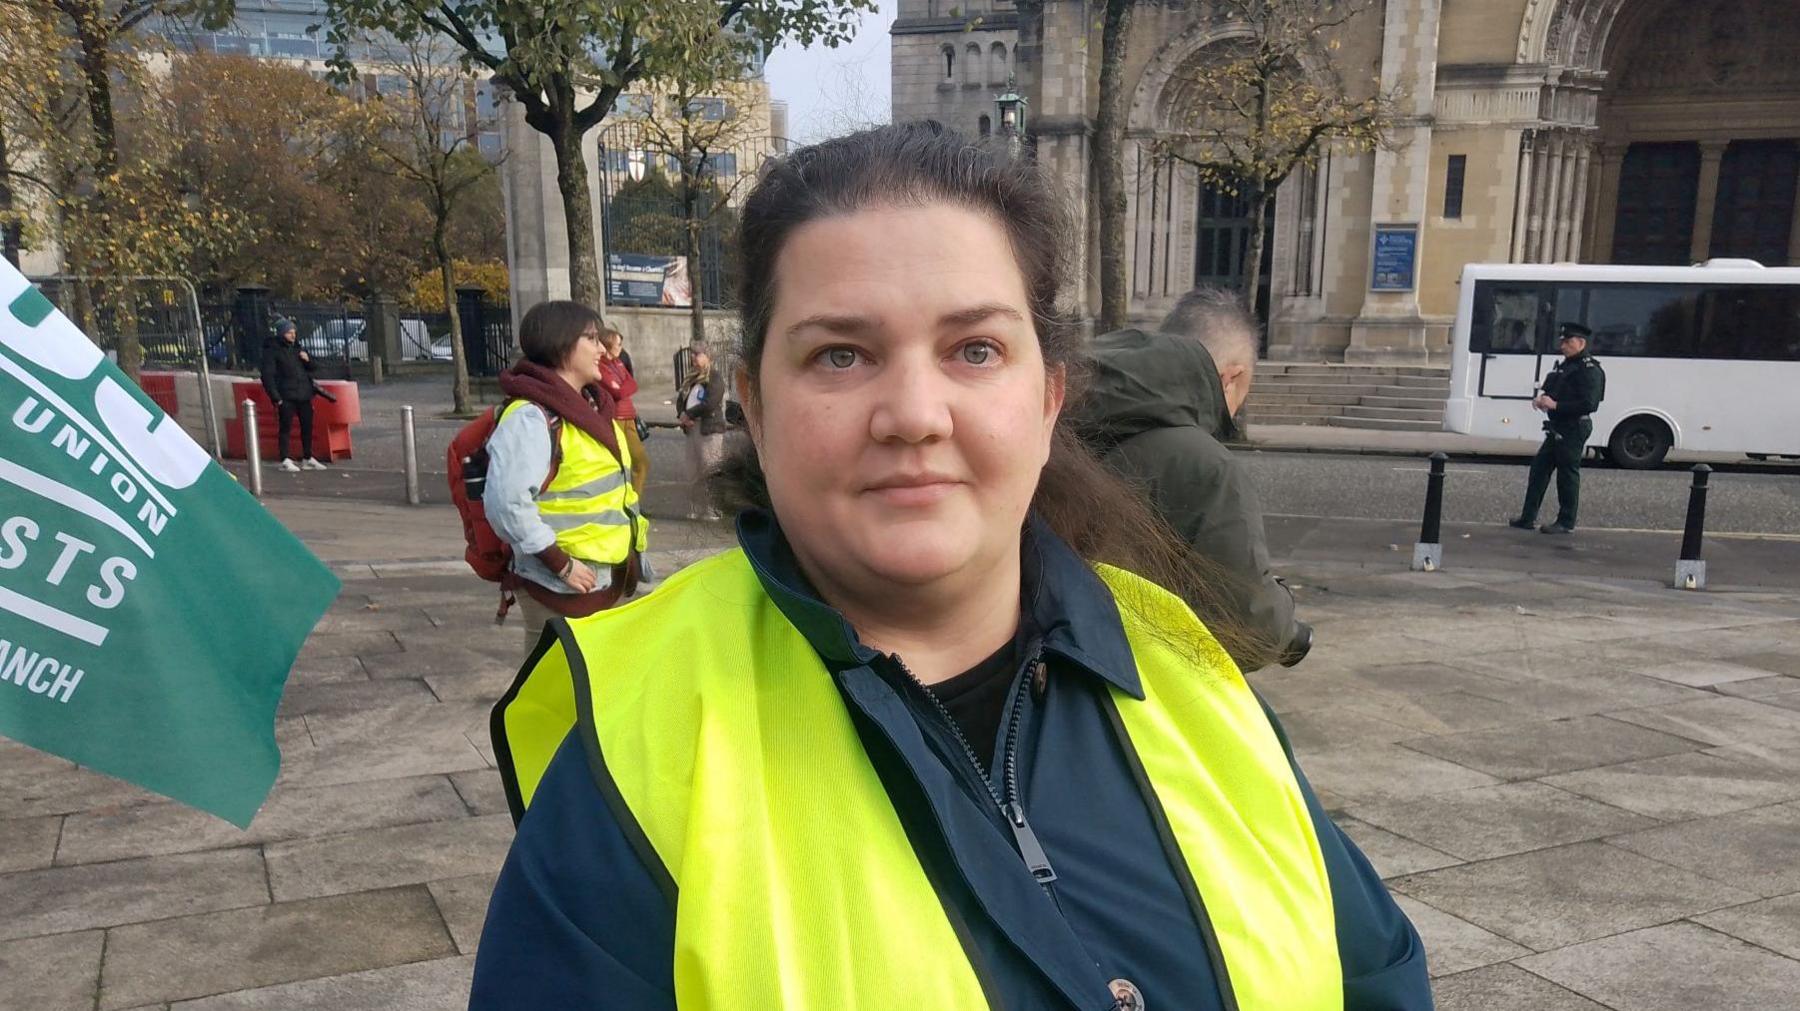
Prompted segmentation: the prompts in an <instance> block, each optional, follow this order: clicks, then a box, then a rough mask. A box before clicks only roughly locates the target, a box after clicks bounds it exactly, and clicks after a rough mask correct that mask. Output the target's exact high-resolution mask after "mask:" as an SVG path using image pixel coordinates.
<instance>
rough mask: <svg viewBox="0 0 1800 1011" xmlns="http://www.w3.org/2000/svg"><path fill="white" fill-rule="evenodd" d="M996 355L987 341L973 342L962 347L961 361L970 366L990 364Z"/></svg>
mask: <svg viewBox="0 0 1800 1011" xmlns="http://www.w3.org/2000/svg"><path fill="white" fill-rule="evenodd" d="M996 353H997V351H996V349H995V347H994V346H993V345H992V344H989V343H988V342H987V341H973V342H971V343H968V344H964V345H963V346H962V359H963V361H965V362H968V363H969V364H970V365H987V364H990V363H992V362H993V360H994V356H995V354H996Z"/></svg>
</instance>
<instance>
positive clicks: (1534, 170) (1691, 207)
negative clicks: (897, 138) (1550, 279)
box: [892, 0, 1800, 362]
mask: <svg viewBox="0 0 1800 1011" xmlns="http://www.w3.org/2000/svg"><path fill="white" fill-rule="evenodd" d="M1043 8H1044V45H1043V66H1042V74H1041V81H1040V82H1039V84H1038V86H1037V88H1035V89H1033V90H1032V95H1033V107H1032V108H1031V109H1030V110H1029V114H1030V117H1031V124H1032V129H1033V131H1034V132H1035V133H1036V134H1037V136H1038V154H1039V157H1040V159H1041V160H1043V161H1044V162H1045V163H1046V164H1047V165H1048V166H1049V167H1050V168H1051V170H1052V171H1053V172H1054V173H1055V174H1056V176H1057V177H1058V178H1059V179H1061V180H1062V181H1063V182H1064V183H1065V184H1066V185H1067V186H1068V188H1069V192H1070V195H1071V197H1072V198H1077V197H1079V196H1080V194H1081V193H1082V192H1083V190H1084V187H1085V180H1086V179H1087V178H1088V176H1089V173H1090V171H1091V169H1092V165H1091V153H1092V142H1093V116H1094V112H1095V110H1096V108H1097V107H1098V91H1099V88H1098V75H1099V49H1100V43H1099V31H1098V27H1097V25H1098V18H1099V13H1098V5H1096V4H1090V3H1086V2H1082V0H1046V2H1045V3H1044V4H1043ZM1017 18H1018V15H1017V12H1016V11H1015V10H1014V7H1013V4H1012V0H900V9H899V17H898V20H897V21H896V22H895V23H894V26H893V29H892V50H893V114H894V119H895V120H896V121H906V120H917V119H936V120H939V121H941V122H943V123H945V124H947V125H950V126H953V127H955V128H957V129H960V130H963V131H965V132H967V133H968V134H971V135H975V134H982V133H987V132H989V131H991V130H994V129H995V128H996V127H995V125H994V122H995V116H996V110H995V102H994V99H995V97H996V96H997V94H998V93H999V92H1001V91H1002V90H1003V89H1004V82H1005V81H1006V79H1007V75H1008V73H1010V72H1011V70H1012V67H1013V62H1014V60H1015V58H1016V55H1017V54H1016V46H1017V42H1018V31H1017V23H1018V21H1017ZM1242 31H1243V29H1242V27H1241V26H1239V25H1234V24H1233V23H1231V22H1230V21H1229V20H1226V19H1223V18H1221V17H1220V16H1218V15H1216V14H1214V13H1213V12H1211V11H1210V10H1209V9H1208V5H1207V4H1206V3H1205V2H1204V0H1144V2H1143V3H1142V4H1141V5H1140V7H1139V9H1138V11H1137V13H1136V15H1135V22H1134V25H1133V30H1132V35H1131V40H1130V46H1129V55H1128V60H1127V64H1126V71H1125V81H1126V89H1127V91H1126V93H1127V96H1128V99H1127V101H1128V107H1129V120H1128V125H1127V130H1128V140H1127V145H1126V146H1127V152H1126V171H1127V188H1128V190H1129V193H1130V208H1129V211H1128V218H1127V220H1128V223H1129V224H1130V227H1132V229H1133V232H1132V234H1131V236H1130V237H1129V239H1128V242H1127V255H1128V257H1129V258H1130V263H1131V278H1132V284H1131V290H1132V312H1133V314H1134V316H1135V317H1142V318H1145V319H1154V318H1158V317H1159V316H1160V314H1161V313H1162V312H1163V311H1164V310H1166V308H1167V307H1168V306H1169V305H1170V304H1171V303H1172V301H1173V300H1174V299H1175V298H1176V297H1177V296H1179V295H1180V294H1181V293H1182V292H1183V291H1185V290H1186V289H1187V288H1188V287H1190V286H1191V285H1193V284H1194V283H1196V282H1198V281H1205V280H1209V279H1211V280H1220V279H1225V278H1230V277H1234V276H1236V273H1237V271H1238V267H1239V264H1240V262H1241V259H1240V258H1241V257H1242V255H1243V250H1244V248H1245V245H1246V242H1245V240H1246V238H1247V234H1248V230H1249V227H1250V226H1249V223H1248V221H1247V220H1245V216H1246V211H1245V209H1244V208H1243V207H1242V206H1241V204H1240V203H1239V202H1238V201H1236V200H1234V199H1232V198H1231V197H1229V196H1227V195H1225V194H1223V193H1219V192H1214V191H1211V190H1210V189H1209V188H1206V187H1203V186H1201V185H1200V184H1199V182H1198V180H1197V179H1196V178H1195V176H1194V174H1193V172H1192V170H1190V169H1186V168H1184V167H1182V166H1179V165H1173V166H1172V165H1168V164H1159V163H1157V162H1156V161H1155V160H1154V159H1152V158H1150V157H1147V156H1146V153H1145V152H1144V151H1142V150H1140V148H1141V144H1142V142H1143V141H1144V140H1146V139H1148V138H1151V137H1154V136H1155V135H1156V134H1157V133H1158V131H1159V130H1163V129H1167V128H1168V124H1169V123H1170V108H1169V104H1170V100H1171V93H1172V92H1173V91H1174V90H1175V88H1174V87H1172V86H1171V82H1172V81H1176V80H1179V78H1180V70H1181V68H1182V67H1183V66H1184V65H1186V64H1188V63H1189V62H1190V61H1200V60H1205V59H1206V58H1207V54H1206V50H1207V47H1208V46H1210V45H1213V44H1215V43H1218V42H1220V41H1221V40H1224V39H1228V38H1230V37H1232V36H1233V35H1234V34H1241V33H1242ZM1339 52H1340V54H1341V59H1342V60H1343V63H1342V64H1341V68H1340V69H1341V70H1342V72H1343V74H1344V76H1345V78H1346V79H1357V78H1362V79H1378V80H1379V81H1380V82H1381V83H1382V85H1383V86H1384V87H1388V88H1392V87H1395V86H1400V87H1401V88H1403V89H1404V95H1405V98H1404V100H1403V103H1402V105H1403V108H1402V110H1401V112H1402V118H1401V120H1400V123H1399V126H1398V128H1397V129H1396V130H1395V131H1394V140H1395V141H1396V142H1397V143H1396V145H1395V146H1394V149H1393V150H1385V149H1384V150H1378V151H1375V152H1372V153H1345V152H1337V153H1334V154H1331V155H1329V156H1328V157H1326V158H1325V159H1324V160H1323V161H1322V162H1321V164H1320V165H1319V166H1318V168H1317V170H1316V171H1312V172H1309V173H1306V174H1305V175H1304V176H1296V177H1295V178H1292V179H1290V180H1289V181H1288V182H1287V183H1286V184H1285V185H1284V186H1283V187H1282V189H1281V191H1280V193H1279V195H1278V197H1277V200H1276V206H1275V212H1274V215H1273V221H1272V223H1271V233H1270V236H1269V237H1270V239H1271V241H1270V242H1269V244H1268V255H1267V257H1266V259H1265V261H1264V265H1263V268H1262V280H1261V285H1262V286H1263V290H1264V291H1265V292H1266V294H1265V295H1264V301H1265V304H1266V305H1267V306H1268V314H1269V338H1268V349H1267V353H1268V356H1269V357H1271V358H1275V359H1307V360H1321V359H1323V360H1344V361H1351V362H1424V361H1427V360H1430V358H1431V357H1432V356H1433V355H1434V353H1435V354H1441V353H1442V352H1443V351H1444V349H1445V348H1446V341H1447V336H1448V332H1449V327H1450V324H1451V322H1452V320H1453V318H1454V315H1455V311H1456V300H1457V279H1458V276H1459V274H1460V272H1461V269H1462V266H1463V265H1464V264H1465V263H1474V262H1485V263H1506V262H1515V263H1539V262H1559V261H1576V262H1583V263H1628V264H1686V263H1692V262H1697V261H1700V260H1705V259H1708V258H1711V257H1748V258H1752V259H1755V260H1758V261H1760V262H1762V263H1763V264H1764V265H1767V266H1776V265H1789V264H1800V214H1797V213H1796V210H1797V207H1800V0H1385V3H1383V2H1379V0H1378V2H1376V3H1374V4H1372V5H1371V6H1370V7H1369V9H1367V10H1365V11H1364V12H1363V13H1362V14H1361V15H1359V16H1358V17H1357V19H1356V21H1355V22H1353V28H1352V29H1351V35H1350V37H1349V38H1347V39H1346V42H1345V45H1344V47H1343V48H1342V49H1341V50H1340V51H1339ZM1073 202H1074V204H1075V205H1076V208H1077V214H1078V216H1079V219H1080V223H1081V224H1082V225H1083V226H1084V228H1083V232H1084V234H1086V235H1087V236H1088V242H1087V245H1086V249H1085V250H1084V251H1083V252H1084V255H1083V256H1082V258H1081V259H1082V263H1083V269H1084V271H1085V273H1086V275H1087V277H1088V283H1087V285H1086V286H1085V290H1083V291H1081V292H1079V294H1078V298H1079V299H1080V306H1079V308H1081V309H1082V310H1083V311H1084V312H1087V313H1089V314H1091V313H1092V311H1093V310H1094V308H1095V306H1097V304H1098V301H1099V294H1098V283H1097V281H1096V280H1095V279H1094V271H1093V269H1092V265H1093V262H1094V250H1095V237H1094V215H1093V214H1092V213H1091V212H1090V210H1089V209H1088V208H1087V207H1086V206H1085V204H1086V201H1085V200H1081V199H1075V200H1074V201H1073ZM1378 245H1379V247H1380V254H1379V255H1378V254H1377V247H1378Z"/></svg>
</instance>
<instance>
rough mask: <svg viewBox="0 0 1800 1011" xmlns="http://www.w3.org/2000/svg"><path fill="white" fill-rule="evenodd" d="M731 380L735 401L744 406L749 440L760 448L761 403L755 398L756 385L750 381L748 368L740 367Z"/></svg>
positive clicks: (745, 424) (745, 425)
mask: <svg viewBox="0 0 1800 1011" xmlns="http://www.w3.org/2000/svg"><path fill="white" fill-rule="evenodd" d="M731 380H732V387H733V388H734V389H735V390H736V391H737V402H738V404H740V405H741V406H742V407H743V408H744V427H745V428H746V429H748V430H749V432H750V441H751V443H752V444H754V445H755V446H756V447H757V448H758V449H761V448H762V403H761V402H760V401H758V400H757V399H756V386H755V384H754V383H752V382H751V381H750V370H749V369H746V368H742V367H740V368H739V369H738V370H737V373H736V374H735V375H733V376H732V377H731Z"/></svg>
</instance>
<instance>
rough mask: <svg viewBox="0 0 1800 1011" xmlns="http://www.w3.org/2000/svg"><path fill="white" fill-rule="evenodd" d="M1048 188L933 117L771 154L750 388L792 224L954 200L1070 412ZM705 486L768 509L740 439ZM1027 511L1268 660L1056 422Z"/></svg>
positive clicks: (1135, 502)
mask: <svg viewBox="0 0 1800 1011" xmlns="http://www.w3.org/2000/svg"><path fill="white" fill-rule="evenodd" d="M1055 192H1056V191H1055V187H1054V186H1053V185H1051V184H1050V183H1049V182H1048V181H1046V180H1045V179H1044V177H1043V174H1042V173H1041V171H1040V170H1039V168H1038V166H1037V165H1036V164H1035V163H1033V162H1032V161H1030V160H1029V159H1028V158H1023V157H1015V156H1013V155H1012V154H1011V153H1010V152H1009V151H1008V150H1007V149H1006V148H1005V147H1003V146H1001V145H999V144H998V143H981V144H977V143H973V142H970V141H968V140H966V139H964V138H962V137H960V136H958V135H957V134H955V133H953V132H951V131H949V130H947V129H945V128H944V127H943V126H941V125H939V124H937V123H908V124H901V125H895V126H884V127H878V128H876V129H873V130H864V131H862V132H860V133H854V134H850V135H849V136H845V137H838V138H835V139H832V140H827V141H824V142H822V143H819V144H814V145H812V146H810V147H805V148H801V149H800V150H798V151H796V152H794V153H793V154H791V155H789V156H787V157H785V158H782V159H779V160H777V161H775V162H773V163H771V164H770V165H769V166H768V168H767V169H766V170H765V172H764V174H763V177H762V179H761V180H760V181H758V182H757V184H756V188H755V189H754V190H752V191H751V193H750V196H749V198H748V199H746V200H745V202H744V209H743V213H742V215H741V218H740V224H739V231H738V249H739V256H740V260H741V263H742V264H743V269H742V272H741V274H740V281H739V286H738V297H739V306H740V309H739V312H740V315H741V317H742V323H743V333H742V338H741V340H742V346H741V348H740V349H739V350H740V354H741V359H740V361H741V363H742V367H743V368H744V369H745V371H746V372H747V373H748V376H749V379H750V385H751V392H752V396H755V395H757V393H756V391H757V378H758V375H759V372H760V368H761V364H762V354H763V347H764V343H765V341H766V340H767V337H768V332H769V323H770V320H771V318H772V317H773V316H774V309H775V299H776V297H777V295H778V290H777V289H778V280H777V278H776V277H775V264H776V263H777V261H778V260H779V259H780V256H781V250H782V248H783V247H784V246H785V245H786V244H787V242H788V240H789V239H791V238H792V237H793V234H794V232H795V231H796V230H798V229H799V228H800V227H801V226H803V225H806V224H808V223H809V222H813V221H817V220H820V219H823V218H828V217H835V216H838V215H845V214H852V213H855V212H857V211H861V210H865V209H869V208H881V207H924V206H929V205H933V204H949V205H952V206H956V207H962V208H966V209H968V210H970V211H973V212H975V213H978V214H983V215H986V216H988V217H990V218H991V219H993V220H994V222H995V223H996V224H998V225H999V226H1000V227H1002V228H1004V229H1005V230H1006V233H1007V237H1008V239H1009V240H1010V244H1011V246H1012V251H1013V256H1014V257H1015V258H1016V260H1017V262H1018V266H1019V272H1020V273H1021V275H1023V277H1024V281H1025V292H1026V298H1027V299H1028V301H1029V308H1030V310H1031V315H1032V319H1033V324H1034V327H1035V329H1036V331H1037V338H1038V343H1039V346H1040V349H1041V351H1042V354H1043V358H1044V361H1045V363H1046V365H1048V366H1049V367H1051V368H1056V367H1061V368H1063V369H1064V370H1065V372H1066V374H1067V376H1068V381H1067V382H1068V391H1069V392H1068V396H1067V404H1066V405H1065V408H1064V411H1063V416H1064V418H1067V417H1069V416H1070V414H1071V411H1070V410H1069V407H1070V406H1073V404H1074V403H1075V402H1076V401H1077V400H1078V399H1079V397H1080V393H1081V390H1082V387H1083V386H1084V383H1083V382H1082V379H1083V377H1084V376H1085V369H1084V367H1083V365H1084V363H1083V360H1082V345H1081V332H1080V328H1079V327H1078V326H1077V325H1076V324H1075V323H1074V321H1073V320H1072V319H1071V318H1070V317H1069V316H1068V315H1067V314H1066V313H1064V312H1063V311H1062V310H1061V309H1060V308H1059V307H1058V304H1059V302H1060V299H1061V295H1062V286H1063V282H1064V280H1065V277H1066V272H1067V268H1068V262H1069V257H1068V246H1067V236H1068V235H1069V230H1068V228H1067V227H1066V226H1065V222H1066V221H1067V215H1065V214H1064V213H1063V209H1062V207H1061V205H1060V204H1059V203H1058V201H1057V198H1056V196H1055V195H1054V194H1055ZM713 492H714V497H715V498H716V499H717V500H718V503H719V505H720V506H721V507H722V508H724V509H726V510H728V511H736V510H739V509H743V508H747V507H756V508H764V509H767V508H769V507H770V502H769V489H768V482H767V479H766V478H765V477H764V475H763V473H762V468H761V465H760V463H759V462H758V460H757V458H756V453H755V450H754V449H753V448H751V447H748V446H746V447H745V448H744V450H743V451H742V452H740V453H737V454H734V455H733V456H731V457H729V458H728V459H727V460H726V461H725V463H724V464H722V465H721V466H720V467H719V468H718V469H717V470H716V471H715V472H714V473H713ZM1032 508H1033V510H1034V511H1035V512H1036V513H1037V514H1038V515H1039V516H1040V517H1042V518H1043V519H1044V521H1045V522H1046V523H1047V524H1048V525H1049V526H1050V528H1051V529H1052V530H1054V531H1056V533H1057V534H1058V536H1060V537H1062V538H1063V539H1064V540H1065V541H1067V542H1068V543H1069V544H1070V546H1072V547H1073V548H1074V549H1075V550H1076V551H1077V552H1079V553H1080V554H1081V555H1082V557H1084V558H1087V559H1090V560H1092V561H1095V562H1105V563H1108V564H1112V565H1116V566H1118V567H1120V568H1123V569H1127V570H1130V571H1133V572H1136V573H1138V574H1139V575H1142V576H1144V577H1146V578H1148V579H1150V580H1151V581H1152V582H1155V583H1157V584H1159V585H1161V586H1163V587H1165V588H1167V589H1169V590H1171V591H1173V592H1175V593H1177V594H1179V595H1180V596H1181V597H1183V598H1184V599H1186V600H1187V601H1188V602H1189V603H1190V604H1192V605H1194V608H1195V610H1196V611H1197V612H1198V613H1199V614H1200V615H1201V617H1202V618H1204V619H1206V621H1207V625H1208V627H1209V628H1210V629H1211V630H1212V632H1213V634H1214V636H1215V637H1217V638H1218V640H1219V641H1220V643H1221V644H1222V645H1224V646H1225V647H1226V649H1227V650H1228V651H1229V652H1230V653H1231V654H1232V656H1233V657H1236V658H1237V659H1238V661H1239V662H1240V664H1243V665H1244V666H1246V668H1249V667H1252V666H1261V665H1262V664H1263V663H1265V662H1267V659H1268V657H1269V656H1270V655H1272V653H1273V651H1274V647H1273V645H1272V644H1269V643H1263V642H1259V641H1257V639H1256V637H1255V636H1254V635H1253V634H1252V633H1250V632H1249V631H1248V630H1247V629H1246V628H1245V626H1244V625H1243V623H1242V622H1241V621H1239V620H1236V619H1235V617H1234V616H1232V615H1230V613H1229V612H1228V611H1227V610H1225V609H1224V608H1223V607H1221V606H1219V604H1220V601H1221V600H1222V599H1223V598H1222V595H1221V592H1220V591H1221V589H1222V583H1223V579H1224V577H1223V575H1222V573H1221V572H1220V571H1219V570H1218V569H1217V567H1216V566H1213V565H1211V564H1210V563H1208V562H1206V560H1204V559H1201V558H1199V557H1197V556H1195V555H1193V554H1192V553H1191V552H1189V551H1187V550H1186V548H1185V545H1183V544H1181V543H1180V542H1179V541H1177V540H1176V539H1174V537H1173V535H1172V534H1171V533H1170V532H1169V530H1168V528H1167V527H1166V525H1164V524H1163V523H1162V521H1161V520H1159V519H1158V518H1157V517H1156V516H1155V515H1154V514H1153V513H1151V511H1150V510H1149V508H1148V507H1147V506H1146V505H1145V504H1144V502H1143V500H1142V498H1141V497H1140V496H1139V495H1138V494H1137V493H1136V492H1135V491H1134V490H1133V489H1132V488H1130V487H1129V486H1128V485H1126V484H1125V483H1124V482H1123V481H1122V480H1120V479H1119V478H1118V477H1117V476H1115V475H1114V474H1113V473H1112V472H1111V471H1109V470H1107V469H1106V468H1105V467H1104V466H1103V465H1102V464H1101V463H1100V461H1099V460H1097V459H1096V458H1095V457H1094V455H1093V454H1092V453H1091V452H1090V451H1089V450H1088V449H1087V448H1086V447H1085V446H1083V445H1082V443H1081V442H1080V441H1079V440H1078V439H1077V438H1076V437H1075V436H1074V435H1073V434H1072V433H1071V432H1070V431H1069V430H1068V423H1067V422H1059V423H1058V425H1057V431H1056V433H1055V436H1054V440H1053V443H1052V446H1051V451H1050V459H1049V461H1048V463H1046V464H1045V467H1044V472H1043V476H1042V477H1041V478H1040V480H1039V483H1038V490H1037V494H1036V496H1035V497H1034V498H1033V500H1032ZM1120 603H1121V604H1124V605H1126V606H1130V602H1128V601H1121V602H1120Z"/></svg>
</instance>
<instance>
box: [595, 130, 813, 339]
mask: <svg viewBox="0 0 1800 1011" xmlns="http://www.w3.org/2000/svg"><path fill="white" fill-rule="evenodd" d="M723 146H724V148H725V149H724V150H720V151H718V152H715V153H712V154H709V155H708V156H707V158H706V160H705V162H704V167H703V169H702V173H701V175H700V177H699V178H698V179H697V180H696V182H695V188H694V205H695V212H694V216H695V219H696V220H698V221H700V222H701V225H700V230H699V235H698V241H697V242H696V243H694V247H693V249H692V250H691V251H690V248H689V242H690V240H689V237H688V227H687V210H686V208H685V206H684V201H683V198H682V185H683V182H682V179H683V177H682V167H681V162H680V161H679V160H678V159H677V158H676V157H675V156H674V155H672V154H667V153H661V152H659V151H657V150H655V147H654V145H652V144H649V143H648V142H647V141H646V139H645V132H644V131H643V129H642V128H641V126H639V125H638V124H635V123H633V122H631V121H629V120H627V121H624V122H621V123H618V124H616V125H614V126H611V127H608V128H606V129H605V130H602V131H601V134H600V138H599V156H600V181H601V185H600V199H601V207H600V227H601V234H602V239H603V241H604V243H605V247H606V253H607V255H606V257H605V259H604V261H603V262H602V263H601V265H600V267H601V273H602V280H603V281H604V282H605V288H606V300H607V303H608V304H610V305H663V306H685V305H689V304H691V300H692V299H693V298H694V297H696V295H697V297H698V298H699V299H700V301H701V304H702V305H704V306H705V307H706V308H708V309H717V308H722V307H724V306H725V305H727V304H728V303H729V302H730V301H731V299H732V295H733V293H734V292H735V291H736V290H737V278H738V254H737V248H736V242H735V239H736V235H737V209H738V206H739V205H740V204H741V203H742V201H743V199H744V197H745V196H747V195H748V193H749V188H750V183H751V182H752V181H754V179H755V178H756V176H757V173H758V172H759V171H760V170H761V169H762V166H763V163H764V162H765V161H766V160H768V159H769V158H772V157H775V156H777V155H779V154H781V153H783V152H785V151H786V150H787V148H788V143H787V141H786V140H785V139H784V138H780V137H770V136H758V137H747V138H742V139H738V140H734V141H732V142H730V143H729V144H728V145H723ZM690 252H691V253H692V254H693V255H692V257H690V256H689V253H690ZM695 259H697V260H698V261H699V263H698V269H697V270H696V269H695V265H694V263H693V262H691V261H692V260H695Z"/></svg>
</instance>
